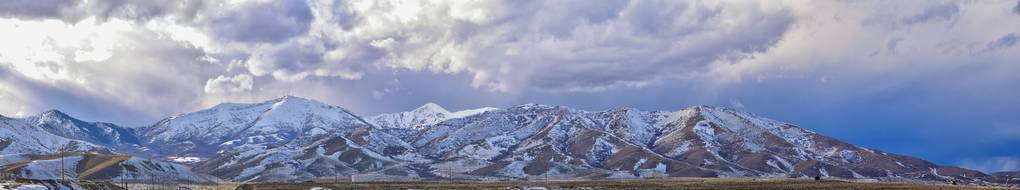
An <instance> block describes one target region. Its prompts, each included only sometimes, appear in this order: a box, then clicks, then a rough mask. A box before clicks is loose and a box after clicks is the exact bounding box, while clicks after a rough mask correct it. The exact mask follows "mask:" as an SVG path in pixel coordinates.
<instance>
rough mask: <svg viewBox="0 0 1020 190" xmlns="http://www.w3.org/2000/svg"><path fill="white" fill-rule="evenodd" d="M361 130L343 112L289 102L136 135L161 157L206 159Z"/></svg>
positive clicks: (176, 119)
mask: <svg viewBox="0 0 1020 190" xmlns="http://www.w3.org/2000/svg"><path fill="white" fill-rule="evenodd" d="M354 125H367V124H366V123H365V122H364V121H363V120H362V119H361V118H360V117H358V116H355V115H353V114H351V113H350V112H349V111H347V110H346V109H343V108H340V107H337V106H331V105H326V104H323V103H321V102H318V101H315V100H309V99H304V98H300V97H294V96H286V97H282V98H279V99H275V100H271V101H266V102H262V103H256V104H234V103H225V104H220V105H217V106H215V107H213V108H210V109H207V110H202V111H198V112H193V113H188V114H182V115H177V116H173V117H169V118H166V119H163V120H161V121H159V122H158V123H156V124H155V125H153V126H149V127H144V128H141V129H140V133H139V134H140V136H141V137H142V139H144V140H143V141H144V142H145V143H146V144H147V145H148V146H149V147H150V148H152V149H154V150H155V151H156V153H155V154H157V155H161V156H178V157H180V156H194V157H199V158H201V159H209V158H212V157H214V156H216V154H217V153H218V152H221V151H223V150H233V149H259V148H267V147H276V146H280V145H283V144H286V143H288V142H290V141H292V140H294V139H296V138H298V137H301V136H309V135H316V134H321V133H324V132H326V131H331V130H334V129H336V128H341V127H347V126H354Z"/></svg>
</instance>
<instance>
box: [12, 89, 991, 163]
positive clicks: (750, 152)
mask: <svg viewBox="0 0 1020 190" xmlns="http://www.w3.org/2000/svg"><path fill="white" fill-rule="evenodd" d="M19 133H20V134H26V133H31V134H38V135H35V136H32V137H22V136H17V135H14V134H19ZM0 140H2V141H0V145H2V146H0V147H3V148H0V153H4V154H16V153H39V154H46V153H54V152H57V151H80V152H98V153H106V154H112V153H121V154H131V155H135V156H138V157H144V158H149V159H154V160H163V161H173V162H177V163H179V164H183V165H180V166H184V165H187V166H190V167H194V168H193V170H194V171H196V172H199V173H207V174H210V175H213V176H216V177H219V178H222V179H225V180H232V181H304V180H313V179H319V178H335V177H337V176H341V177H345V178H346V177H348V176H355V177H357V178H361V179H384V180H397V179H475V180H501V179H535V178H558V179H577V178H584V179H598V178H648V177H798V178H810V177H826V178H846V179H880V180H918V181H942V182H945V181H957V182H962V183H989V182H1000V181H1003V180H1004V179H1005V178H1004V177H997V176H993V175H988V174H984V173H981V172H978V171H974V170H969V169H964V168H959V167H951V166H938V165H936V164H933V163H931V162H928V161H925V160H922V159H918V158H914V157H910V156H903V155H897V154H893V153H889V152H883V151H880V150H875V149H869V148H863V147H858V146H855V145H852V144H849V143H846V142H843V141H840V140H837V139H834V138H831V137H827V136H824V135H821V134H817V133H815V132H812V131H809V130H806V129H803V128H800V127H798V126H796V125H793V124H789V123H784V122H780V121H775V120H771V119H768V118H763V117H760V116H756V115H754V114H751V113H746V112H741V111H738V110H734V109H729V108H721V107H709V106H694V107H690V108H687V109H682V110H676V111H644V110H638V109H631V108H618V109H612V110H604V111H586V110H578V109H573V108H569V107H563V106H547V105H538V104H526V105H520V106H514V107H510V108H503V109H497V108H481V109H472V110H465V111H456V112H451V111H448V110H446V109H444V108H442V107H441V106H439V105H437V104H433V103H429V104H426V105H424V106H422V107H420V108H417V109H414V110H411V111H408V112H400V113H392V114H382V115H377V116H370V117H361V116H358V115H356V114H353V113H351V112H350V111H348V110H346V109H344V108H341V107H338V106H333V105H328V104H324V103H322V102H319V101H315V100H310V99H304V98H300V97H293V96H287V97H282V98H278V99H275V100H270V101H266V102H262V103H253V104H234V103H226V104H220V105H217V106H214V107H212V108H209V109H206V110H201V111H197V112H192V113H186V114H180V115H176V116H172V117H168V118H166V119H163V120H161V121H159V122H157V123H156V124H153V125H151V126H144V127H139V128H123V127H118V126H116V125H112V124H107V123H99V122H83V121H79V120H76V119H73V118H71V117H69V116H66V115H65V114H62V113H59V112H56V111H52V112H47V113H43V114H41V115H39V116H34V117H29V118H22V119H14V118H0ZM19 159H20V160H19ZM0 160H9V161H7V162H8V163H13V162H15V161H17V162H23V161H25V160H27V159H21V157H17V156H10V155H7V156H0ZM1000 176H1001V175H1000Z"/></svg>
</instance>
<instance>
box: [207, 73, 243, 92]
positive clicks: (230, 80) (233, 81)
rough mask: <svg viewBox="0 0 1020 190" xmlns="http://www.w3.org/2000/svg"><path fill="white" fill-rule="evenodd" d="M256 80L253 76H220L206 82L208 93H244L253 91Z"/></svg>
mask: <svg viewBox="0 0 1020 190" xmlns="http://www.w3.org/2000/svg"><path fill="white" fill-rule="evenodd" d="M253 81H254V79H252V77H251V75H247V74H239V75H237V76H233V77H227V76H223V75H220V76H218V77H216V78H214V79H209V80H207V81H205V92H206V93H224V92H244V91H249V90H251V86H252V83H254V82H253Z"/></svg>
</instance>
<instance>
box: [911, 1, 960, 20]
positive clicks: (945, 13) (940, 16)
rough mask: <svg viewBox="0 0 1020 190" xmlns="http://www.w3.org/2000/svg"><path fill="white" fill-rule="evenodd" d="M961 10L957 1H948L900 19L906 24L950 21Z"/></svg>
mask: <svg viewBox="0 0 1020 190" xmlns="http://www.w3.org/2000/svg"><path fill="white" fill-rule="evenodd" d="M959 12H960V6H959V5H956V4H955V3H946V4H939V5H933V6H929V7H927V8H925V9H924V12H921V13H920V14H917V15H914V16H911V17H907V18H903V19H902V20H900V21H901V22H903V23H904V24H908V25H909V24H917V23H922V22H928V21H948V20H951V19H952V18H953V17H955V16H956V14H957V13H959Z"/></svg>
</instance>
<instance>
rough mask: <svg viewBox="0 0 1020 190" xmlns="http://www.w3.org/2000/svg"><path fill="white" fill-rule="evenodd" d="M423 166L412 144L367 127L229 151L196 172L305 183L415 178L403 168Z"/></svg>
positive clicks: (238, 177) (408, 170) (343, 129)
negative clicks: (383, 175)
mask: <svg viewBox="0 0 1020 190" xmlns="http://www.w3.org/2000/svg"><path fill="white" fill-rule="evenodd" d="M421 161H424V160H423V158H422V157H421V156H419V155H417V154H416V153H415V151H414V148H413V147H411V146H410V145H409V144H407V143H403V142H402V141H400V140H399V139H397V138H395V137H393V136H389V135H388V134H385V133H380V132H377V130H375V129H374V128H372V127H370V126H367V125H361V126H352V127H351V128H341V129H337V130H333V131H329V132H328V133H324V134H319V135H315V136H309V137H302V138H299V139H295V140H294V141H291V142H290V143H287V144H285V145H283V146H280V147H276V148H270V149H265V150H258V149H249V150H244V151H237V152H226V153H223V154H221V155H220V156H218V157H217V158H215V159H213V160H210V161H208V162H205V163H203V164H201V165H199V166H198V167H196V169H198V170H200V171H207V172H208V173H210V174H213V175H216V176H220V177H223V178H225V179H230V180H235V181H301V180H309V179H316V178H324V177H330V176H350V175H354V174H361V173H368V172H381V171H385V172H389V173H399V174H402V175H404V176H408V177H415V175H414V174H413V171H411V170H410V169H408V168H406V167H402V166H404V165H407V164H413V163H416V162H421Z"/></svg>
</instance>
